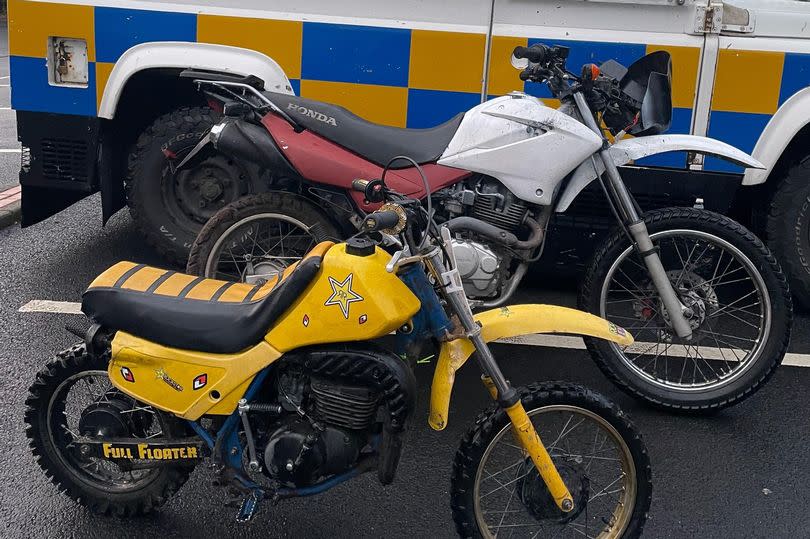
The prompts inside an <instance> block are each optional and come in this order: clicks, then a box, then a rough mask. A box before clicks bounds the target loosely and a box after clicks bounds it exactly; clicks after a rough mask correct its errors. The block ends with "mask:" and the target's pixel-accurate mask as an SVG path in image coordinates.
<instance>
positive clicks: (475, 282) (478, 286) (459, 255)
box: [453, 239, 501, 298]
mask: <svg viewBox="0 0 810 539" xmlns="http://www.w3.org/2000/svg"><path fill="white" fill-rule="evenodd" d="M453 253H455V255H456V265H457V266H458V271H459V273H460V274H461V279H462V282H463V283H464V293H465V294H466V295H467V297H473V298H476V297H491V296H494V295H495V294H496V293H497V292H498V289H499V288H500V281H501V279H500V275H501V272H500V271H499V269H500V265H501V259H500V257H498V255H497V254H495V252H494V251H493V250H492V249H490V248H489V247H488V246H486V245H484V244H483V243H478V242H476V241H472V240H458V239H454V240H453Z"/></svg>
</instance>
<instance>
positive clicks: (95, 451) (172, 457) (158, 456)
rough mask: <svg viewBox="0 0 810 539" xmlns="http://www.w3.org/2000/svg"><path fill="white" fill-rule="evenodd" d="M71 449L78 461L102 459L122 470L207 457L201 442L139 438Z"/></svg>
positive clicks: (88, 443)
mask: <svg viewBox="0 0 810 539" xmlns="http://www.w3.org/2000/svg"><path fill="white" fill-rule="evenodd" d="M73 445H74V447H75V450H76V452H77V455H78V456H79V458H85V459H86V458H100V459H106V460H110V461H113V462H116V463H117V464H119V465H121V466H122V467H126V468H144V467H153V466H155V465H156V464H169V463H171V464H177V463H182V462H190V461H195V460H199V459H201V458H203V457H205V456H207V453H208V447H207V446H206V445H205V442H203V441H202V440H199V439H197V438H183V439H177V440H165V441H161V440H151V441H149V442H146V441H144V440H143V438H109V439H107V440H88V439H82V440H80V441H77V442H75V443H74V444H73Z"/></svg>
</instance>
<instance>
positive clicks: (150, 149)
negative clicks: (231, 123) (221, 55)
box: [124, 107, 262, 267]
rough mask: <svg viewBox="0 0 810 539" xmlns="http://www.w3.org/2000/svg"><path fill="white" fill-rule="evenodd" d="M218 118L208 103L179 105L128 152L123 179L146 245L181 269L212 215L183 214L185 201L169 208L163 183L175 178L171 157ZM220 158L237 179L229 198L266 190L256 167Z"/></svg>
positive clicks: (190, 144) (184, 151)
mask: <svg viewBox="0 0 810 539" xmlns="http://www.w3.org/2000/svg"><path fill="white" fill-rule="evenodd" d="M218 119H219V115H218V114H217V113H215V112H214V111H213V110H212V109H210V108H209V107H183V108H180V109H177V110H175V111H172V112H170V113H168V114H164V115H163V116H161V117H159V118H158V119H157V120H155V121H154V122H153V123H152V124H151V125H150V126H149V127H147V128H146V130H145V131H144V132H143V133H141V135H140V136H139V137H138V140H137V141H136V143H135V144H134V145H133V146H132V148H131V149H130V152H129V156H128V160H127V176H126V179H125V181H124V191H125V194H126V199H127V205H128V206H129V213H130V215H131V216H132V219H133V220H134V221H135V224H136V226H137V228H138V230H139V231H140V232H141V234H142V235H143V237H144V239H145V241H146V243H147V244H148V245H149V246H150V247H152V248H153V249H155V250H156V251H157V252H158V254H160V255H161V256H163V257H164V258H166V259H167V261H168V262H170V263H171V264H173V265H175V266H177V267H183V266H185V264H186V262H187V260H188V254H189V250H190V249H191V244H192V243H193V242H194V238H195V237H196V235H197V233H198V232H199V231H200V229H201V228H202V226H203V224H204V223H205V221H206V220H207V218H202V217H201V216H196V217H193V216H191V215H189V214H185V213H183V212H182V211H180V209H179V208H180V203H177V204H178V207H177V208H173V209H172V208H170V207H169V206H167V202H166V200H165V198H164V181H165V180H166V179H168V178H173V177H171V176H168V175H169V174H171V172H169V171H168V169H167V167H168V166H169V162H170V160H171V159H173V160H174V161H176V162H177V163H179V160H180V159H181V158H182V156H183V155H185V154H187V153H188V152H189V151H190V150H191V149H192V148H193V147H194V146H195V145H196V144H197V142H198V141H199V139H200V138H201V137H202V136H203V135H204V134H205V133H206V132H207V131H208V130H209V129H210V128H211V126H213V125H214V124H215V123H216V122H217V121H218ZM178 156H179V157H178ZM215 158H216V159H217V160H218V163H219V165H220V166H222V167H225V168H226V169H227V170H228V171H230V174H231V176H232V177H233V179H234V180H233V181H237V182H238V185H234V186H233V187H232V188H231V191H229V194H228V196H232V192H238V193H239V194H238V195H236V196H232V198H231V200H230V201H233V200H235V199H236V198H238V196H242V195H245V194H247V193H250V192H254V191H257V190H260V189H261V188H262V187H261V185H262V184H261V181H260V179H259V175H258V171H257V169H256V168H255V167H254V166H253V165H250V164H241V163H237V162H235V161H234V160H232V159H229V158H227V157H224V156H216V157H215ZM172 181H174V180H173V179H172ZM223 196H224V195H223Z"/></svg>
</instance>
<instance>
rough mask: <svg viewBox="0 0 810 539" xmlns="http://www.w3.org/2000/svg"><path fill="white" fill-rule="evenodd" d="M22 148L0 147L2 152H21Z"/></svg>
mask: <svg viewBox="0 0 810 539" xmlns="http://www.w3.org/2000/svg"><path fill="white" fill-rule="evenodd" d="M21 151H22V150H21V149H20V148H0V153H20V152H21Z"/></svg>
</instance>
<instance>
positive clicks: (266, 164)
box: [210, 120, 299, 176]
mask: <svg viewBox="0 0 810 539" xmlns="http://www.w3.org/2000/svg"><path fill="white" fill-rule="evenodd" d="M219 126H222V127H221V128H220V129H217V130H216V131H215V129H213V128H212V129H211V134H210V137H211V142H212V144H213V146H214V148H216V149H217V150H218V151H219V152H221V153H222V154H224V155H227V156H228V157H233V158H234V159H237V160H240V161H248V162H250V163H254V164H256V165H259V166H260V167H262V168H266V169H272V170H274V171H276V172H278V173H280V174H282V175H284V176H290V175H292V176H298V175H299V174H298V172H297V171H296V170H295V168H293V166H292V165H291V164H290V162H289V161H287V158H286V157H285V156H284V154H283V153H281V150H280V149H279V148H278V146H276V142H275V141H274V140H273V137H272V136H271V135H270V133H268V132H267V129H265V128H264V127H259V126H258V125H254V124H252V123H248V122H246V121H245V120H225V121H224V122H222V123H220V124H218V125H217V126H214V127H215V128H216V127H219Z"/></svg>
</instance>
